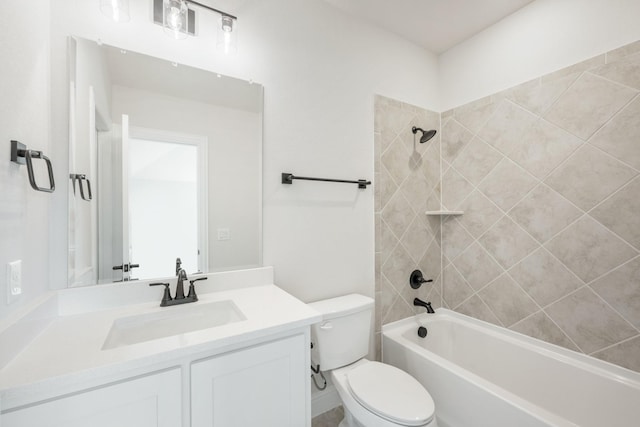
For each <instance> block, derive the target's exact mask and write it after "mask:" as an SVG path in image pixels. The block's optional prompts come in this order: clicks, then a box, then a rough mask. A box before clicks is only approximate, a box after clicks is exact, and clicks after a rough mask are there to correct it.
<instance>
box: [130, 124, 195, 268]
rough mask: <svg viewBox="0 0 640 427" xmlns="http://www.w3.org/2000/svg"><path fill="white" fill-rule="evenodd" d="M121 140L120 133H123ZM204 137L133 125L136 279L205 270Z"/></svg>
mask: <svg viewBox="0 0 640 427" xmlns="http://www.w3.org/2000/svg"><path fill="white" fill-rule="evenodd" d="M123 140H124V138H123ZM206 143H207V140H206V138H202V137H194V136H189V135H182V134H175V133H169V132H164V131H157V130H150V129H141V128H133V127H132V128H131V129H130V134H129V138H128V153H129V155H128V160H127V161H128V166H127V170H128V176H127V177H126V178H127V190H128V193H127V195H128V201H127V204H128V214H129V215H128V230H129V233H128V245H129V247H128V255H129V257H130V260H131V261H130V262H133V263H135V264H139V265H140V267H139V268H137V269H135V270H133V272H132V273H131V274H132V277H135V278H139V279H146V278H153V277H167V276H172V275H174V274H175V262H176V258H180V259H181V261H182V268H184V269H185V270H186V271H187V273H195V272H199V271H207V266H206V260H207V259H208V257H207V239H206V235H207V233H206V223H207V217H206V205H207V195H206V188H207V178H206V176H207V174H206V158H207V154H206Z"/></svg>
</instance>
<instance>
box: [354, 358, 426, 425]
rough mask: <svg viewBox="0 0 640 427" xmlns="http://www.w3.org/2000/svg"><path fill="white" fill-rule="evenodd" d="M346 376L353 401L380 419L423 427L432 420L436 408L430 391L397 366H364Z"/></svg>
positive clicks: (370, 363) (382, 364) (370, 364)
mask: <svg viewBox="0 0 640 427" xmlns="http://www.w3.org/2000/svg"><path fill="white" fill-rule="evenodd" d="M346 377H347V385H348V387H349V391H350V392H351V395H352V396H353V397H354V399H355V400H356V401H357V402H358V403H360V404H361V405H362V406H364V407H365V408H366V409H367V410H369V411H371V412H373V413H374V414H376V415H378V416H379V417H381V418H384V419H386V420H389V421H391V422H394V423H397V424H399V425H403V426H423V425H425V424H427V423H428V422H429V421H430V420H431V419H432V418H433V415H434V412H435V405H434V403H433V399H432V398H431V396H430V395H429V393H428V392H427V390H425V389H424V387H422V385H421V384H420V383H419V382H418V381H417V380H416V379H415V378H413V377H412V376H411V375H409V374H407V373H406V372H404V371H402V370H400V369H398V368H396V367H394V366H391V365H386V364H384V363H380V362H368V363H363V364H361V365H359V366H356V367H355V368H353V369H351V370H350V371H349V372H348V373H347V375H346Z"/></svg>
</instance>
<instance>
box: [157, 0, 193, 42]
mask: <svg viewBox="0 0 640 427" xmlns="http://www.w3.org/2000/svg"><path fill="white" fill-rule="evenodd" d="M162 9H163V23H162V26H163V27H164V30H165V32H166V33H167V34H168V35H170V36H171V37H173V38H176V39H184V38H186V37H187V14H188V11H189V8H188V7H187V2H186V1H184V0H164V1H163V8H162Z"/></svg>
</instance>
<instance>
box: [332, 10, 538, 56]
mask: <svg viewBox="0 0 640 427" xmlns="http://www.w3.org/2000/svg"><path fill="white" fill-rule="evenodd" d="M324 1H326V2H327V3H329V4H331V5H332V6H335V7H336V8H338V9H341V10H343V11H344V12H346V13H347V14H349V15H352V16H356V17H358V18H360V19H362V20H364V21H367V22H370V23H372V24H374V25H376V26H378V27H382V28H384V29H386V30H389V31H391V32H393V33H396V34H398V35H399V36H401V37H403V38H405V39H407V40H410V41H412V42H414V43H416V44H418V45H420V46H422V47H424V48H425V49H427V50H429V51H431V52H434V53H442V52H444V51H446V50H448V49H449V48H451V47H453V46H455V45H457V44H458V43H460V42H462V41H464V40H466V39H468V38H471V37H473V36H474V35H475V34H477V33H479V32H481V31H482V30H484V29H485V28H487V27H490V26H491V25H493V24H495V23H496V22H498V21H500V20H501V19H502V18H504V17H506V16H508V15H510V14H512V13H513V12H515V11H517V10H519V9H521V8H523V7H524V6H526V5H527V4H529V3H532V2H533V1H534V0H393V1H390V0H324Z"/></svg>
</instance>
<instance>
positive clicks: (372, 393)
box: [309, 294, 437, 427]
mask: <svg viewBox="0 0 640 427" xmlns="http://www.w3.org/2000/svg"><path fill="white" fill-rule="evenodd" d="M309 305H310V306H311V307H313V308H314V309H315V310H316V311H318V312H320V313H321V314H322V321H321V322H320V323H316V324H314V325H312V326H311V343H312V348H311V360H312V363H314V364H319V365H320V370H322V371H324V372H327V371H331V379H332V382H333V384H334V385H335V387H336V389H337V390H338V394H339V395H340V399H341V400H342V404H343V407H344V413H345V417H344V420H343V421H342V422H341V423H340V425H339V427H398V426H416V427H417V426H419V427H426V426H428V427H437V423H436V417H435V405H434V403H433V399H432V398H431V396H430V395H429V392H428V391H427V390H426V389H425V388H424V387H423V386H422V385H421V384H420V383H419V382H418V381H417V380H416V379H415V378H413V377H412V376H411V375H409V374H407V373H406V372H404V371H402V370H400V369H398V368H396V367H394V366H391V365H386V364H384V363H380V362H373V361H369V360H367V359H365V356H366V355H367V353H368V352H369V334H370V328H371V323H372V322H371V319H372V314H373V307H374V301H373V299H371V298H368V297H365V296H363V295H358V294H351V295H345V296H342V297H338V298H332V299H328V300H322V301H317V302H314V303H311V304H309Z"/></svg>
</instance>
